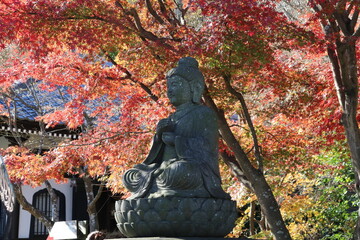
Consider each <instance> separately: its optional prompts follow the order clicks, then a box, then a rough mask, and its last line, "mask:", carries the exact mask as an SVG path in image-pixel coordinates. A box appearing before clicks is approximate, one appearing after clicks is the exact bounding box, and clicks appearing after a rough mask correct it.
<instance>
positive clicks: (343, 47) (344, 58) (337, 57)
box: [328, 42, 360, 239]
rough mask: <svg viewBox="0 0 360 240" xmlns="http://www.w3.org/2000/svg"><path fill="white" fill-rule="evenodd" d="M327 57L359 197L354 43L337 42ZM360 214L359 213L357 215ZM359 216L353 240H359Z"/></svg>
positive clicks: (359, 148)
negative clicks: (330, 64) (330, 65)
mask: <svg viewBox="0 0 360 240" xmlns="http://www.w3.org/2000/svg"><path fill="white" fill-rule="evenodd" d="M328 56H329V58H330V60H331V63H332V70H333V75H334V80H335V86H336V91H337V95H338V99H339V102H340V105H341V108H342V112H343V113H342V119H341V120H342V123H343V125H344V127H345V133H346V139H347V143H348V145H349V149H350V154H351V159H352V165H353V169H354V172H355V185H356V191H357V194H358V196H360V179H359V176H360V131H359V126H358V122H357V119H356V115H357V107H358V75H357V62H356V47H355V42H345V43H342V42H337V44H336V53H335V52H334V50H332V49H331V48H330V47H329V48H328ZM359 214H360V213H359ZM359 228H360V215H359V216H358V220H357V227H356V229H355V233H354V239H360V231H359Z"/></svg>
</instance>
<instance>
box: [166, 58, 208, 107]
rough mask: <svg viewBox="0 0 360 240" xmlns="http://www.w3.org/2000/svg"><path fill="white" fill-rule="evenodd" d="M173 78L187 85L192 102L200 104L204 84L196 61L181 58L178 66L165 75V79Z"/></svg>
mask: <svg viewBox="0 0 360 240" xmlns="http://www.w3.org/2000/svg"><path fill="white" fill-rule="evenodd" d="M174 76H178V77H181V78H183V79H185V80H186V81H187V82H188V83H189V86H190V94H191V96H192V102H193V103H200V100H201V95H202V93H203V91H204V86H205V82H204V76H203V74H202V73H201V72H200V70H199V64H198V62H197V61H196V59H195V58H192V57H184V58H181V59H180V60H179V62H178V66H177V67H176V68H173V69H171V70H170V71H169V72H167V74H166V78H167V79H170V78H172V77H174Z"/></svg>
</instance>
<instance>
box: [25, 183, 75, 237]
mask: <svg viewBox="0 0 360 240" xmlns="http://www.w3.org/2000/svg"><path fill="white" fill-rule="evenodd" d="M50 183H51V185H52V186H53V188H55V189H56V190H58V191H60V192H62V193H63V194H64V195H65V213H66V215H65V220H72V198H73V191H72V188H71V187H70V182H69V181H68V182H67V183H63V184H57V183H55V182H54V181H53V180H50ZM44 188H45V186H41V187H36V188H32V187H30V186H26V185H25V186H23V187H22V190H23V194H24V196H25V198H26V200H27V201H28V202H29V203H32V198H33V195H34V194H35V193H36V192H37V191H39V190H41V189H44ZM30 221H31V214H30V213H29V212H28V211H25V210H23V209H22V208H21V206H20V214H19V236H18V237H19V238H28V237H29V233H30Z"/></svg>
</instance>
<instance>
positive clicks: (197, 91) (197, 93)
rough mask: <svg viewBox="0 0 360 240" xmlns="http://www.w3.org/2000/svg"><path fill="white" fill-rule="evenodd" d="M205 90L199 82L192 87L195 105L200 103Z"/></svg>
mask: <svg viewBox="0 0 360 240" xmlns="http://www.w3.org/2000/svg"><path fill="white" fill-rule="evenodd" d="M203 90H204V89H203V87H202V86H201V84H200V83H199V82H196V83H195V84H193V86H192V101H193V102H194V103H200V100H201V96H202V94H203Z"/></svg>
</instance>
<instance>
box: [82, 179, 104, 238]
mask: <svg viewBox="0 0 360 240" xmlns="http://www.w3.org/2000/svg"><path fill="white" fill-rule="evenodd" d="M83 180H84V184H85V191H86V199H87V203H88V207H87V212H88V214H89V228H90V232H93V231H97V230H99V219H98V217H97V210H96V202H97V201H98V200H99V198H100V196H101V193H102V190H103V188H104V185H103V184H102V183H101V184H100V187H99V190H98V191H97V193H96V195H94V190H93V180H92V179H91V178H89V177H83Z"/></svg>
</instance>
